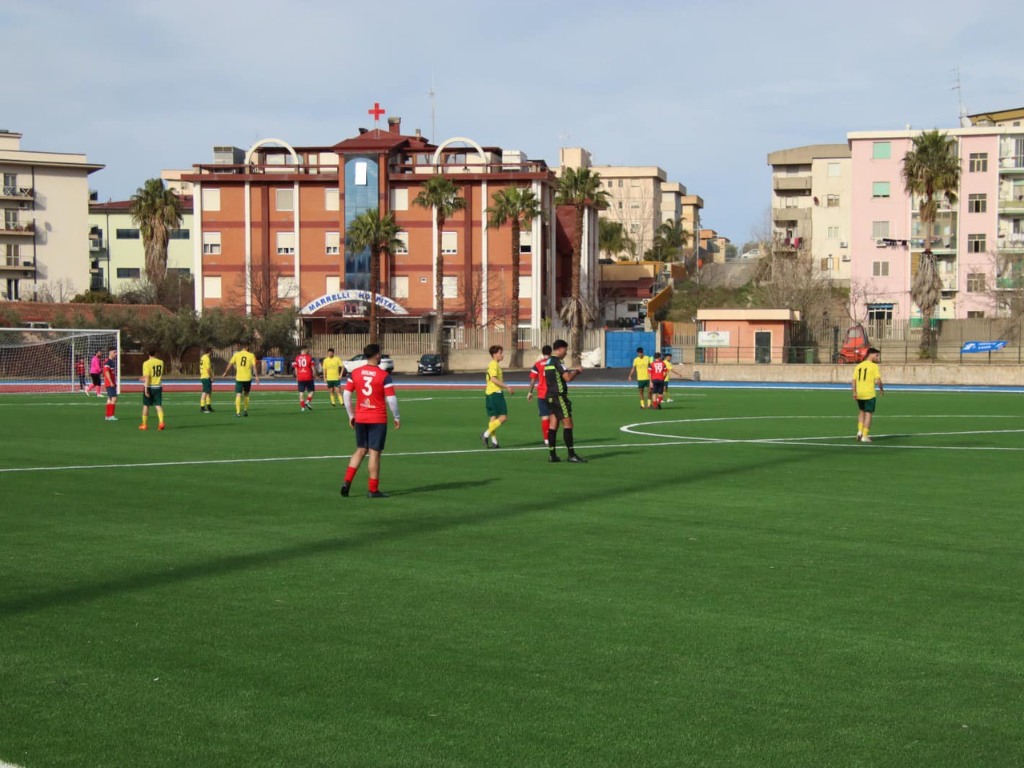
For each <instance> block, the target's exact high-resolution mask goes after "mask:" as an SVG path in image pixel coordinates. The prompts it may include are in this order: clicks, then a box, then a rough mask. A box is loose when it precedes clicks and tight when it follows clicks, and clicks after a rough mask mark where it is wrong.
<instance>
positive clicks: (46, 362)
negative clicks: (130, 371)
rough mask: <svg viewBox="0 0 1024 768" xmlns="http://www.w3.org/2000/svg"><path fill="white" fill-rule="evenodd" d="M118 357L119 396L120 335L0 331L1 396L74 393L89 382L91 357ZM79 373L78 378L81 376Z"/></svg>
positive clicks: (52, 330) (48, 330) (50, 330)
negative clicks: (83, 383) (82, 382)
mask: <svg viewBox="0 0 1024 768" xmlns="http://www.w3.org/2000/svg"><path fill="white" fill-rule="evenodd" d="M112 349H113V350H115V352H116V355H117V369H116V370H117V391H118V393H120V392H121V331H120V330H118V329H112V330H93V329H78V328H0V395H2V394H47V393H68V392H77V391H78V390H79V389H80V388H82V384H81V381H80V376H81V375H84V378H85V382H86V383H85V386H88V385H89V384H91V383H92V382H91V381H90V368H91V363H92V358H93V356H94V355H95V354H96V353H97V352H99V353H100V360H101V361H103V360H106V359H107V355H108V353H109V351H110V350H112ZM80 372H81V374H80Z"/></svg>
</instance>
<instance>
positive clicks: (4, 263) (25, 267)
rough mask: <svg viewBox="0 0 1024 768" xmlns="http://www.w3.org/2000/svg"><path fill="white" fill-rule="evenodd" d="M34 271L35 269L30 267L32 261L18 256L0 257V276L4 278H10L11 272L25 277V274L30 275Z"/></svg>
mask: <svg viewBox="0 0 1024 768" xmlns="http://www.w3.org/2000/svg"><path fill="white" fill-rule="evenodd" d="M35 271H36V268H35V267H34V266H32V259H26V258H25V257H24V256H21V255H18V254H7V255H4V256H0V274H3V275H4V276H6V277H10V276H11V273H12V272H16V273H17V274H18V275H20V276H25V274H26V273H29V274H30V273H32V272H35Z"/></svg>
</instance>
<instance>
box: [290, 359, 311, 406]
mask: <svg viewBox="0 0 1024 768" xmlns="http://www.w3.org/2000/svg"><path fill="white" fill-rule="evenodd" d="M292 367H293V368H294V369H295V381H296V382H298V386H299V406H300V408H301V410H303V411H312V410H313V393H314V392H315V391H316V382H315V380H314V378H313V376H314V374H315V370H316V369H315V367H314V365H313V358H312V356H311V355H310V354H309V347H303V348H302V349H300V350H299V355H298V357H296V358H295V362H293V363H292Z"/></svg>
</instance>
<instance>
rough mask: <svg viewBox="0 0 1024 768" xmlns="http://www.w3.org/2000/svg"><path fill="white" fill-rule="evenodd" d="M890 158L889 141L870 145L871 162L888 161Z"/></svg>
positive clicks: (890, 145) (890, 144) (890, 146)
mask: <svg viewBox="0 0 1024 768" xmlns="http://www.w3.org/2000/svg"><path fill="white" fill-rule="evenodd" d="M890 157H892V142H891V141H876V142H875V143H874V144H872V145H871V158H872V159H873V160H888V159H889V158H890Z"/></svg>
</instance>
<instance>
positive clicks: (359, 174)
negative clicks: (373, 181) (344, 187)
mask: <svg viewBox="0 0 1024 768" xmlns="http://www.w3.org/2000/svg"><path fill="white" fill-rule="evenodd" d="M366 174H367V162H366V161H365V160H359V161H357V162H356V173H355V179H354V182H355V185H356V186H357V187H365V186H366Z"/></svg>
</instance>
